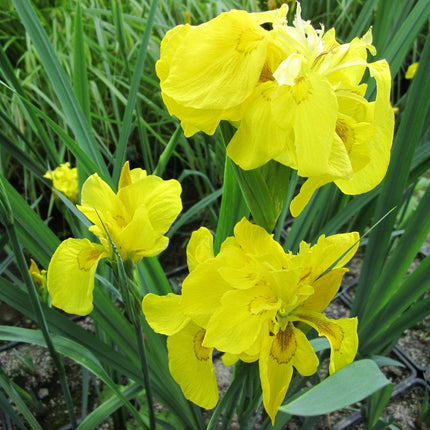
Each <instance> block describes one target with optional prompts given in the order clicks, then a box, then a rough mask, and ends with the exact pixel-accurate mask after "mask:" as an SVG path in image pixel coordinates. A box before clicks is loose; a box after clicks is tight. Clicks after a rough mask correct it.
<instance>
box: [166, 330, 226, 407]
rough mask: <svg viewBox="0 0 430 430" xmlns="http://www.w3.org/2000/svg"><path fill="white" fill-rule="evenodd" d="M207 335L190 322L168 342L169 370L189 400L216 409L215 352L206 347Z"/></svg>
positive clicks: (169, 338) (170, 337)
mask: <svg viewBox="0 0 430 430" xmlns="http://www.w3.org/2000/svg"><path fill="white" fill-rule="evenodd" d="M204 335H205V331H204V330H203V329H202V328H201V327H199V326H198V325H196V324H194V323H193V322H190V323H189V324H187V325H186V326H185V327H184V328H183V329H182V330H180V331H179V332H177V333H176V334H174V335H172V336H169V337H168V339H167V349H168V352H169V369H170V373H171V374H172V376H173V378H174V379H175V381H176V382H177V383H178V384H179V385H180V387H181V389H182V392H183V393H184V395H185V397H186V398H187V399H188V400H191V401H192V402H193V403H196V404H197V405H199V406H201V407H203V408H206V409H212V408H214V407H215V405H216V404H217V402H218V385H217V381H216V377H215V370H214V367H213V363H212V352H213V349H212V348H206V347H204V346H203V345H202V341H203V338H204Z"/></svg>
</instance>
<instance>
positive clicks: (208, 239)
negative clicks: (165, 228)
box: [187, 227, 214, 272]
mask: <svg viewBox="0 0 430 430" xmlns="http://www.w3.org/2000/svg"><path fill="white" fill-rule="evenodd" d="M213 241H214V238H213V235H212V233H211V232H210V231H209V230H208V229H207V228H205V227H200V228H199V229H198V230H196V231H194V232H193V233H192V235H191V238H190V241H189V242H188V245H187V264H188V270H189V271H190V272H192V271H193V270H194V269H195V268H196V267H197V266H199V265H200V264H202V263H204V262H205V261H207V260H210V259H211V258H214V247H213Z"/></svg>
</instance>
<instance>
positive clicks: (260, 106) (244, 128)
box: [227, 81, 295, 170]
mask: <svg viewBox="0 0 430 430" xmlns="http://www.w3.org/2000/svg"><path fill="white" fill-rule="evenodd" d="M276 89H277V84H276V82H274V81H268V82H265V83H263V84H261V85H260V86H258V88H257V89H256V91H255V95H254V96H253V99H252V101H251V103H250V104H249V107H248V109H247V111H246V114H245V116H244V118H243V119H242V120H241V121H240V125H239V128H238V130H237V132H236V133H235V135H234V136H233V138H232V139H231V141H230V143H229V144H228V146H227V155H228V156H229V157H230V158H231V159H232V160H233V161H234V162H235V163H236V164H238V165H239V166H240V167H241V168H242V169H244V170H249V169H255V168H257V167H260V166H262V165H263V164H265V163H267V162H268V161H269V160H271V159H275V158H276V157H277V156H279V154H281V153H282V155H283V161H284V164H286V165H288V166H291V167H294V164H295V152H294V151H295V148H294V145H293V142H292V139H291V136H290V135H291V134H292V128H291V126H290V124H289V122H288V117H286V118H285V117H284V118H283V121H277V117H278V115H277V113H276V108H277V102H278V103H279V102H281V101H282V99H281V98H280V97H276V98H275V96H276ZM283 101H284V100H283ZM288 144H289V145H290V148H288Z"/></svg>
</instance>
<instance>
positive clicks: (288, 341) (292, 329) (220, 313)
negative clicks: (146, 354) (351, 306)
mask: <svg viewBox="0 0 430 430" xmlns="http://www.w3.org/2000/svg"><path fill="white" fill-rule="evenodd" d="M358 241H359V235H358V233H346V234H338V235H334V236H329V237H324V236H321V237H320V238H319V240H318V243H317V244H316V245H314V246H310V245H309V244H307V243H305V242H302V243H301V245H300V251H299V253H298V254H296V255H294V254H292V253H291V252H289V253H286V252H285V251H284V250H283V249H282V247H281V246H280V245H279V243H277V242H276V241H275V240H274V239H273V237H272V236H271V235H269V234H268V233H267V232H266V231H265V230H264V229H263V228H261V227H259V226H256V225H253V224H251V223H250V222H249V221H247V220H246V219H243V220H242V221H240V222H239V223H238V224H237V225H236V227H235V229H234V236H233V237H229V238H227V239H226V240H225V242H224V243H223V245H222V247H221V251H220V252H219V253H218V255H217V256H216V257H214V252H213V238H212V235H211V233H210V232H209V231H208V230H207V229H205V228H200V229H199V230H197V231H196V232H194V233H193V235H192V236H191V239H190V242H189V244H188V248H187V258H188V266H189V270H190V274H189V275H188V277H187V278H186V279H185V280H184V283H183V286H182V295H181V296H179V295H175V294H168V295H167V296H163V297H160V296H156V295H154V294H148V295H146V296H145V297H144V299H143V302H142V309H143V312H144V314H145V316H146V319H147V321H148V323H149V325H150V326H151V327H152V328H153V329H154V330H155V331H157V332H159V333H162V334H165V335H168V336H169V337H168V340H167V347H168V351H169V367H170V372H171V374H172V376H173V377H174V379H175V380H176V381H177V382H178V384H179V385H180V386H181V388H182V390H183V392H184V394H185V396H186V397H187V398H188V399H190V400H191V401H193V402H195V403H197V404H198V405H200V406H202V407H205V408H213V407H214V406H215V405H216V403H217V401H218V387H217V382H216V377H215V372H214V368H213V364H212V352H213V350H214V348H216V349H217V350H219V351H222V352H224V353H225V355H224V362H225V363H227V364H231V363H233V362H235V361H236V360H238V359H241V360H243V361H245V362H254V361H257V360H258V364H259V369H260V380H261V386H262V389H263V403H264V407H265V409H266V411H267V413H268V414H269V416H270V417H271V419H272V422H274V420H275V417H276V414H277V411H278V408H279V406H280V405H281V403H282V402H283V400H284V397H285V394H286V392H287V389H288V386H289V384H290V380H291V377H292V373H293V367H294V368H296V369H297V371H298V372H299V373H300V374H302V375H304V376H309V375H312V374H313V373H315V372H316V370H317V366H318V358H317V356H316V354H315V351H314V349H313V348H312V346H311V344H310V343H309V341H308V339H307V337H306V335H305V334H304V333H303V331H302V329H303V326H306V327H313V328H314V329H315V330H316V331H317V332H318V334H319V335H320V336H325V337H326V338H327V339H328V341H329V343H330V346H331V356H330V373H333V372H335V371H337V370H339V369H340V368H342V367H343V366H345V365H347V364H349V363H351V362H352V360H353V359H354V357H355V354H356V352H357V348H358V338H357V319H356V318H342V319H339V320H331V319H328V318H327V317H325V316H324V315H323V314H322V311H323V310H324V309H325V308H326V307H327V306H328V304H329V303H330V301H331V300H332V299H333V297H334V295H335V294H336V293H337V291H338V289H339V287H340V284H341V281H342V277H343V275H344V274H345V272H347V269H346V268H344V267H343V266H344V265H345V264H346V263H347V262H348V261H349V260H350V259H351V258H352V256H353V255H354V253H355V252H356V250H357V248H358Z"/></svg>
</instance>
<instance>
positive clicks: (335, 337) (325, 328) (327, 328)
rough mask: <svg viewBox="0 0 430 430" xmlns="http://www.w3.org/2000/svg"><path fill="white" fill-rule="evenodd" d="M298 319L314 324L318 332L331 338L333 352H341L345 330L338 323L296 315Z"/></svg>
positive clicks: (310, 316)
mask: <svg viewBox="0 0 430 430" xmlns="http://www.w3.org/2000/svg"><path fill="white" fill-rule="evenodd" d="M296 316H297V317H298V318H300V319H301V320H302V321H303V322H305V323H306V321H309V322H311V323H312V324H314V326H315V327H317V329H318V332H319V333H320V335H321V336H324V337H328V336H330V339H331V341H332V342H333V344H332V347H333V350H335V351H339V350H340V346H341V344H342V342H343V339H344V337H345V332H344V331H343V328H342V327H341V326H339V325H337V324H336V323H333V322H332V323H331V324H330V322H329V321H324V320H322V321H321V320H320V319H319V318H314V317H313V316H312V315H307V314H304V315H301V314H296Z"/></svg>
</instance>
